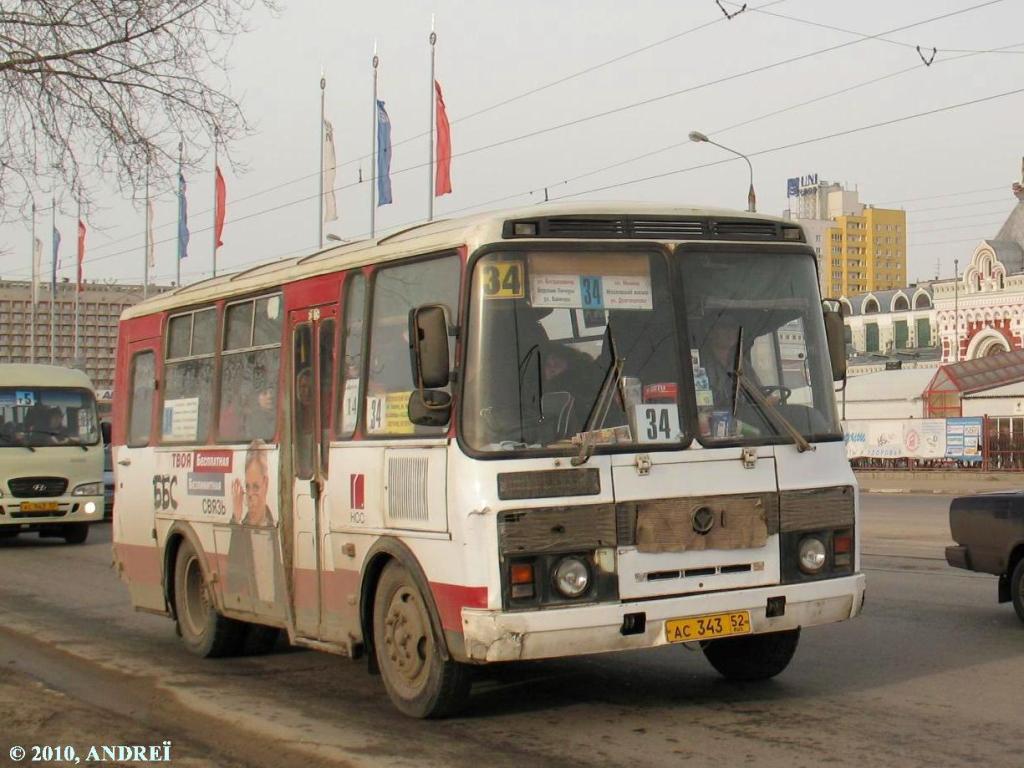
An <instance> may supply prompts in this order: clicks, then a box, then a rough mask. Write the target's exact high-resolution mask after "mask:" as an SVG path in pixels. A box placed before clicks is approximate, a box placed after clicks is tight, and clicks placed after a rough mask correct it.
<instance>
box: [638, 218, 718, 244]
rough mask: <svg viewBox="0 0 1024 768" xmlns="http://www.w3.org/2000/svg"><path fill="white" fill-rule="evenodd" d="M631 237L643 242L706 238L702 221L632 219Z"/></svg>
mask: <svg viewBox="0 0 1024 768" xmlns="http://www.w3.org/2000/svg"><path fill="white" fill-rule="evenodd" d="M632 235H633V237H638V238H641V239H643V240H689V239H691V238H704V237H707V234H706V232H705V229H704V220H703V219H679V218H650V219H633V227H632Z"/></svg>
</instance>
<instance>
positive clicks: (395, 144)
mask: <svg viewBox="0 0 1024 768" xmlns="http://www.w3.org/2000/svg"><path fill="white" fill-rule="evenodd" d="M784 2H787V0H771V2H768V3H765V4H764V5H762V6H758V8H769V7H771V6H774V5H779V4H781V3H784ZM725 20H726V19H724V18H723V17H721V16H718V17H716V18H715V19H712V20H711V21H708V22H704V23H703V24H698V25H697V26H694V27H689V28H687V29H684V30H682V31H680V32H676V33H675V34H672V35H669V36H668V37H664V38H661V39H660V40H657V41H655V42H653V43H647V44H645V45H642V46H640V47H639V48H633V49H632V50H629V51H626V52H625V53H621V54H618V55H616V56H613V57H611V58H609V59H605V60H603V61H600V62H598V63H597V64H592V65H590V66H587V67H584V68H582V69H579V70H576V71H575V72H571V73H570V74H568V75H563V76H562V77H558V78H556V79H554V80H550V81H548V82H546V83H542V84H541V85H539V86H535V87H533V88H529V89H527V90H525V91H523V92H521V93H518V94H516V95H515V96H511V97H509V98H507V99H503V100H501V101H498V102H495V103H494V104H490V105H488V106H486V107H483V108H481V109H478V110H476V111H474V112H470V113H469V114H466V115H461V116H459V117H456V118H453V119H452V120H450V121H449V122H450V125H456V124H458V123H462V122H465V121H466V120H470V119H472V118H475V117H479V116H480V115H484V114H487V113H488V112H492V111H494V110H496V109H499V108H501V107H504V106H507V105H508V104H512V103H515V102H517V101H521V100H522V99H525V98H527V97H529V96H532V95H534V94H537V93H541V92H542V91H546V90H548V89H550V88H553V87H555V86H557V85H561V84H563V83H567V82H569V81H571V80H575V79H577V78H579V77H582V76H584V75H587V74H590V73H591V72H595V71H597V70H599V69H603V68H604V67H607V66H610V65H612V64H616V63H618V62H620V61H624V60H626V59H629V58H632V57H633V56H636V55H638V54H640V53H644V52H646V51H649V50H652V49H654V48H657V47H658V46H661V45H665V44H666V43H670V42H672V41H674V40H678V39H680V38H682V37H685V36H686V35H689V34H692V33H694V32H699V31H700V30H702V29H706V28H707V27H710V26H713V25H715V24H719V23H721V22H723V21H725ZM429 133H430V132H429V131H421V132H420V133H417V134H414V135H412V136H407V137H406V138H404V139H400V140H398V141H395V142H393V143H392V145H391V147H392V149H394V148H395V147H399V146H402V145H403V144H408V143H409V142H412V141H415V140H417V139H421V138H423V137H424V136H426V135H428V134H429ZM370 158H371V156H370V155H369V154H365V155H359V156H356V157H353V158H350V159H348V160H343V161H342V162H340V163H336V164H335V165H334V167H333V170H337V169H339V168H343V167H346V166H349V165H352V164H354V163H361V162H363V161H365V160H368V159H370ZM324 170H329V169H324ZM319 175H320V171H319V170H317V171H314V172H312V173H308V174H305V175H303V176H297V177H295V178H294V179H289V180H287V181H283V182H280V183H278V184H275V185H273V186H270V187H266V188H264V189H261V190H257V191H256V192H253V193H251V194H249V195H245V196H243V197H240V198H237V199H235V200H233V201H232V202H233V203H239V202H243V201H245V200H251V199H253V198H255V197H259V196H261V195H265V194H269V193H270V192H276V191H277V190H279V189H283V188H284V187H287V186H291V185H292V184H297V183H299V182H300V181H306V180H308V179H312V178H316V177H317V176H319ZM357 183H358V182H357ZM339 189H340V188H336V189H335V190H334V191H338V190H339ZM212 210H213V209H212V208H206V209H203V210H201V211H198V212H197V213H195V214H194V215H195V216H203V215H205V214H207V213H210V212H211V211H212ZM173 225H174V223H173V222H171V223H168V224H161V225H159V226H158V227H156V229H161V228H164V227H168V226H173ZM132 237H134V235H133V236H132ZM113 242H114V243H116V242H118V241H113ZM112 244H113V243H110V244H109V245H112Z"/></svg>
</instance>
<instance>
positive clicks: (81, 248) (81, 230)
mask: <svg viewBox="0 0 1024 768" xmlns="http://www.w3.org/2000/svg"><path fill="white" fill-rule="evenodd" d="M83 261H85V222H84V221H82V220H81V219H79V220H78V290H79V291H81V290H82V262H83Z"/></svg>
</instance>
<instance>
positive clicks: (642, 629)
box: [113, 204, 864, 717]
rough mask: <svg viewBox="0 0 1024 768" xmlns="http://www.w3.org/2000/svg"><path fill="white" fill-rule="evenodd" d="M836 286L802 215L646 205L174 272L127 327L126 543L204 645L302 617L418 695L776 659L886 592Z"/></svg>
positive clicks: (137, 583) (121, 488)
mask: <svg viewBox="0 0 1024 768" xmlns="http://www.w3.org/2000/svg"><path fill="white" fill-rule="evenodd" d="M835 309H836V308H835V307H834V306H832V305H829V304H828V303H823V302H822V300H821V298H820V296H819V292H818V278H817V267H816V262H815V256H814V252H813V251H812V249H811V248H809V247H808V246H807V245H806V243H805V242H804V234H803V232H802V230H801V229H800V227H799V226H797V225H795V224H794V223H792V222H788V221H784V220H780V219H773V218H767V217H763V216H758V215H754V214H745V213H738V212H732V211H720V210H708V209H694V208H680V207H669V206H640V205H632V204H630V205H621V206H612V205H607V204H605V205H573V206H557V205H550V206H543V207H540V208H534V209H526V210H520V211H513V212H510V213H506V214H488V215H480V216H473V217H468V218H465V219H461V220H456V221H438V222H433V223H430V224H425V225H423V226H419V227H415V228H413V229H411V230H407V231H404V232H399V233H397V234H394V235H391V236H388V237H384V238H382V239H380V240H377V241H369V242H361V243H356V244H350V245H345V246H339V247H332V248H328V249H325V250H322V251H319V252H316V253H312V254H310V255H308V256H305V257H302V258H293V259H288V260H284V261H278V262H275V263H271V264H266V265H263V266H259V267H256V268H253V269H250V270H248V271H245V272H240V273H237V274H233V275H228V276H221V277H217V278H213V279H210V280H207V281H205V282H201V283H197V284H195V285H191V286H187V287H183V288H179V289H177V290H175V291H171V292H168V293H164V294H161V295H160V296H158V297H155V298H153V299H150V300H149V301H147V302H144V303H142V304H139V305H138V306H136V307H133V308H131V309H129V310H127V311H126V312H125V313H124V315H123V317H122V320H121V328H120V335H119V349H118V360H117V367H118V376H119V379H118V381H117V383H116V386H115V388H114V391H115V393H116V400H115V404H114V432H113V443H114V449H113V450H114V459H115V468H116V475H117V477H116V484H117V510H118V514H117V516H116V519H115V522H114V548H115V557H116V562H117V565H118V568H119V570H120V572H121V574H122V577H123V579H124V580H125V581H126V582H127V584H128V587H129V589H130V592H131V598H132V601H133V603H134V605H135V606H136V607H137V608H138V609H140V610H146V611H153V612H156V613H160V614H165V615H168V616H170V617H172V618H174V619H175V620H176V622H177V624H178V627H179V628H180V633H181V636H182V640H183V641H184V643H185V645H186V646H187V647H188V648H189V649H190V650H192V651H194V652H196V653H198V654H201V655H204V656H217V655H227V654H232V653H237V652H240V650H241V649H242V648H244V647H246V646H248V647H253V646H261V645H266V644H268V643H270V642H273V641H274V639H275V638H276V636H277V634H278V631H279V630H285V631H286V632H287V636H288V639H289V641H290V642H291V643H293V644H296V645H302V646H309V647H312V648H319V649H322V650H327V651H332V652H336V653H340V654H344V655H347V656H350V657H352V658H358V657H360V656H367V657H368V658H369V661H370V667H371V669H372V670H379V671H380V673H381V675H382V678H383V681H384V684H385V687H386V689H387V692H388V694H389V695H390V697H391V698H392V700H393V701H394V703H395V705H396V706H397V707H398V708H399V709H400V710H401V711H402V712H405V713H406V714H409V715H413V716H418V717H425V716H440V715H444V714H447V713H450V712H453V711H455V710H456V709H457V708H458V707H459V706H460V705H461V704H462V703H463V702H464V701H465V699H466V697H467V694H468V692H469V687H470V671H471V669H472V667H473V666H474V665H480V664H485V663H490V662H508V661H515V660H521V659H539V658H550V657H559V656H569V655H574V654H586V653H597V652H603V651H615V650H624V649H637V648H650V647H655V646H661V645H665V644H670V643H699V644H700V646H701V647H702V648H703V651H704V653H705V655H706V656H707V657H708V659H709V661H710V662H711V664H712V665H713V666H714V667H715V668H716V669H717V670H718V671H719V672H721V673H722V674H724V675H726V676H727V677H731V678H740V679H759V678H767V677H771V676H773V675H775V674H778V673H779V672H781V671H782V670H783V669H784V668H785V667H786V665H787V664H788V663H789V661H790V659H791V657H792V656H793V653H794V651H795V649H796V645H797V640H798V637H799V633H800V631H801V629H802V628H804V627H809V626H813V625H819V624H825V623H829V622H836V621H841V620H844V619H849V618H852V617H854V616H856V615H857V614H858V613H859V612H860V609H861V605H862V602H863V595H864V576H863V574H862V573H861V572H860V557H859V546H858V542H859V529H858V525H857V515H858V507H857V491H856V482H855V480H854V477H853V474H852V472H851V470H850V467H849V464H848V462H847V460H846V455H845V450H844V446H843V434H842V430H841V428H840V423H839V420H838V418H837V415H836V407H835V394H834V385H833V382H834V381H835V380H839V379H842V378H843V376H844V375H845V374H844V372H845V360H844V359H843V356H842V321H841V318H840V316H839V314H838V312H837V311H835ZM793 344H799V345H800V347H801V348H800V350H797V352H796V353H794V352H793V349H792V346H793ZM784 345H785V347H786V349H787V353H786V355H785V356H783V354H782V352H781V350H782V348H783V346H784ZM830 348H831V349H832V350H833V355H831V356H830V353H829V350H830ZM794 361H796V362H794ZM794 365H798V366H799V367H800V370H799V371H796V372H794V370H792V369H793V366H794Z"/></svg>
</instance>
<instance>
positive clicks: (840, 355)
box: [821, 299, 846, 381]
mask: <svg viewBox="0 0 1024 768" xmlns="http://www.w3.org/2000/svg"><path fill="white" fill-rule="evenodd" d="M821 310H822V314H823V315H824V318H825V338H826V340H827V342H828V356H829V359H830V360H831V361H832V380H833V381H843V380H845V379H846V336H845V328H844V326H843V313H842V305H841V304H840V303H839V302H838V301H836V300H834V299H825V300H824V301H823V302H821Z"/></svg>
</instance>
